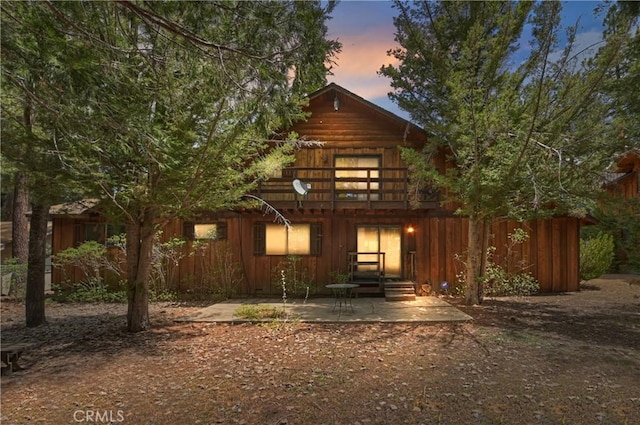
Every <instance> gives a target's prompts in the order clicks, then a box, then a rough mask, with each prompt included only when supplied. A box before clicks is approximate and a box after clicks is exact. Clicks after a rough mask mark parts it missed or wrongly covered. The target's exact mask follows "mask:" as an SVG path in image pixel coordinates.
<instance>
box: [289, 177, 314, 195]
mask: <svg viewBox="0 0 640 425" xmlns="http://www.w3.org/2000/svg"><path fill="white" fill-rule="evenodd" d="M292 184H293V190H295V191H296V193H297V194H298V195H302V196H304V195H306V194H307V193H309V190H311V185H310V184H309V183H303V182H302V181H301V180H300V179H295V180H294V181H293V182H292Z"/></svg>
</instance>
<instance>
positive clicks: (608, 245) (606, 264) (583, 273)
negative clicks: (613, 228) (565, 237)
mask: <svg viewBox="0 0 640 425" xmlns="http://www.w3.org/2000/svg"><path fill="white" fill-rule="evenodd" d="M613 250H614V243H613V236H611V235H608V234H606V233H598V234H597V235H596V236H595V237H592V238H589V239H580V278H581V279H583V280H591V279H595V278H598V277H600V276H602V275H603V274H604V273H606V272H607V271H608V270H609V268H610V267H611V263H612V262H613Z"/></svg>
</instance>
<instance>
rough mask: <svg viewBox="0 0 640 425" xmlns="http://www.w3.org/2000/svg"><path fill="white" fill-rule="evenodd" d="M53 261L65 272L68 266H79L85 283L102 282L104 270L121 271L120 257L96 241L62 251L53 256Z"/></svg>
mask: <svg viewBox="0 0 640 425" xmlns="http://www.w3.org/2000/svg"><path fill="white" fill-rule="evenodd" d="M52 263H53V266H54V267H57V268H59V269H61V270H62V271H63V273H66V269H67V268H68V267H77V268H79V269H80V270H81V271H82V274H83V276H84V277H83V278H82V279H81V282H84V283H91V284H93V283H95V282H102V280H103V279H102V272H103V271H104V270H110V271H113V272H115V273H117V274H120V273H121V270H120V262H119V261H118V259H117V258H113V257H112V256H111V255H109V253H108V251H107V247H106V246H104V245H103V244H101V243H98V242H96V241H87V242H85V243H83V244H81V245H79V246H78V247H76V248H67V249H65V250H64V251H60V252H59V253H57V254H56V255H54V256H53V257H52ZM66 280H68V278H67V279H66Z"/></svg>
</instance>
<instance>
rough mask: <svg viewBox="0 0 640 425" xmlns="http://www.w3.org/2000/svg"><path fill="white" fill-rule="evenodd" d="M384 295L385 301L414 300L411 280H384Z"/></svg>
mask: <svg viewBox="0 0 640 425" xmlns="http://www.w3.org/2000/svg"><path fill="white" fill-rule="evenodd" d="M384 297H385V299H386V300H387V301H415V300H416V290H415V288H414V286H413V282H409V281H402V282H384Z"/></svg>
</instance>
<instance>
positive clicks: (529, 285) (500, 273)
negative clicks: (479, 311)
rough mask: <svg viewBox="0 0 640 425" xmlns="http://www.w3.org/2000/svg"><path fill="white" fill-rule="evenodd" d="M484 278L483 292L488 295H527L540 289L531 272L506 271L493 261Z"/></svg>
mask: <svg viewBox="0 0 640 425" xmlns="http://www.w3.org/2000/svg"><path fill="white" fill-rule="evenodd" d="M484 279H485V286H484V292H485V295H486V296H490V297H505V296H512V295H517V296H527V295H534V294H537V293H538V292H539V291H540V285H539V284H538V281H537V280H536V279H535V278H534V277H533V276H532V275H531V273H527V272H518V273H508V272H507V271H506V270H505V269H504V268H503V267H502V266H499V265H497V264H493V263H492V264H490V265H489V266H488V267H487V270H486V273H485V276H484Z"/></svg>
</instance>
